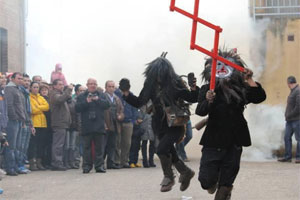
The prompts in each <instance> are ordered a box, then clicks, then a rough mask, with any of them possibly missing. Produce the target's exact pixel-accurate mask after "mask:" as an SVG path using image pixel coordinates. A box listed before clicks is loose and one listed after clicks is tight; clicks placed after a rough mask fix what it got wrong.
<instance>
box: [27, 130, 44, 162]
mask: <svg viewBox="0 0 300 200" xmlns="http://www.w3.org/2000/svg"><path fill="white" fill-rule="evenodd" d="M35 131H36V133H35V135H32V136H31V137H30V142H29V147H28V159H29V160H31V159H33V158H37V159H42V160H44V159H45V147H46V139H47V135H46V132H47V128H35Z"/></svg>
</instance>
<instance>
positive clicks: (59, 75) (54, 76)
mask: <svg viewBox="0 0 300 200" xmlns="http://www.w3.org/2000/svg"><path fill="white" fill-rule="evenodd" d="M59 68H61V66H60V65H58V64H57V65H56V66H55V71H53V72H52V73H51V79H50V80H51V83H53V81H54V80H56V79H59V80H61V81H62V82H63V84H64V86H67V85H68V83H67V80H66V78H65V75H64V74H63V73H62V72H59Z"/></svg>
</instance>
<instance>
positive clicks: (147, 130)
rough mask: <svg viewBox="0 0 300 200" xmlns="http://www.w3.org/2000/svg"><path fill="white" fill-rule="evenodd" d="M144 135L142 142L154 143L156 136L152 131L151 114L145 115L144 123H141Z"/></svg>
mask: <svg viewBox="0 0 300 200" xmlns="http://www.w3.org/2000/svg"><path fill="white" fill-rule="evenodd" d="M141 127H142V129H143V132H144V134H143V135H142V137H141V139H142V140H150V141H154V140H155V136H154V133H153V129H152V117H151V115H149V114H144V118H143V122H142V123H141Z"/></svg>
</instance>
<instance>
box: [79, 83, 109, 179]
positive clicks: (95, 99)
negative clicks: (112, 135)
mask: <svg viewBox="0 0 300 200" xmlns="http://www.w3.org/2000/svg"><path fill="white" fill-rule="evenodd" d="M87 88H88V89H87V91H86V92H84V93H82V94H81V95H79V96H78V98H77V102H76V105H75V109H76V111H77V112H79V113H81V123H82V138H83V164H82V169H83V173H89V172H90V171H91V169H92V168H93V159H92V142H93V143H94V145H95V163H94V165H95V170H96V172H100V173H105V172H106V170H105V168H104V153H105V144H106V131H105V126H104V124H105V123H104V110H106V109H108V108H109V102H108V101H107V99H106V98H105V96H104V94H103V93H102V92H99V91H98V90H97V81H96V80H95V79H93V78H90V79H88V81H87Z"/></svg>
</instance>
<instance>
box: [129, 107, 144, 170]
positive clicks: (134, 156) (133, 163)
mask: <svg viewBox="0 0 300 200" xmlns="http://www.w3.org/2000/svg"><path fill="white" fill-rule="evenodd" d="M134 109H135V110H136V120H135V123H134V125H133V133H132V136H131V146H130V151H129V166H130V168H135V167H141V165H140V164H139V163H138V160H139V151H140V149H141V136H142V135H143V133H144V130H143V129H142V126H141V124H142V122H143V115H144V114H143V113H142V111H141V110H140V109H137V108H134Z"/></svg>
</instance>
